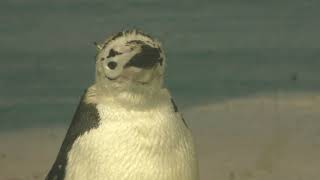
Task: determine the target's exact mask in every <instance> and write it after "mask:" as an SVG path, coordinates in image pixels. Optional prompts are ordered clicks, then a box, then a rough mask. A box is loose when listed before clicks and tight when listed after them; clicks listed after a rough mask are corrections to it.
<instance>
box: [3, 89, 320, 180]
mask: <svg viewBox="0 0 320 180" xmlns="http://www.w3.org/2000/svg"><path fill="white" fill-rule="evenodd" d="M319 107H320V97H319V96H317V95H315V94H291V95H287V94H283V95H282V94H276V95H268V96H266V95H260V96H255V97H248V98H241V99H233V100H229V101H224V102H219V103H212V104H208V105H202V106H198V107H194V108H191V109H184V110H183V112H185V117H186V119H187V120H188V122H189V124H190V127H191V129H192V130H193V132H194V134H195V137H196V140H197V147H198V154H199V161H200V171H201V179H202V180H315V179H319V178H320V109H319ZM65 132H66V127H51V128H32V129H24V130H19V131H11V132H1V133H0V180H31V179H43V178H44V176H45V174H46V172H47V171H48V169H49V168H50V166H51V165H52V163H53V161H54V158H55V156H56V154H57V151H58V149H59V146H60V144H61V141H62V138H63V136H64V134H65Z"/></svg>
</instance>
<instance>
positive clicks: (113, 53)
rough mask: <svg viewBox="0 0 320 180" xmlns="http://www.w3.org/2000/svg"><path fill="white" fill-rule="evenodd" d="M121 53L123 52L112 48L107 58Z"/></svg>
mask: <svg viewBox="0 0 320 180" xmlns="http://www.w3.org/2000/svg"><path fill="white" fill-rule="evenodd" d="M120 54H122V53H120V52H118V51H115V50H114V49H111V50H110V52H109V55H108V56H107V58H110V57H114V56H116V55H120Z"/></svg>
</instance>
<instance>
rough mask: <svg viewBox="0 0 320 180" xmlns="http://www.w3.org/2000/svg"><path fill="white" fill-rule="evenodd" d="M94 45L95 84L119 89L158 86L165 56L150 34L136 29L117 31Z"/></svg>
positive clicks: (160, 82) (160, 81)
mask: <svg viewBox="0 0 320 180" xmlns="http://www.w3.org/2000/svg"><path fill="white" fill-rule="evenodd" d="M97 48H98V54H97V56H96V83H97V84H99V85H102V86H103V87H106V88H109V87H118V88H119V87H121V88H122V89H126V88H127V89H128V88H132V87H133V86H134V87H140V88H142V89H143V88H148V87H151V86H152V87H161V86H162V82H163V74H164V67H165V57H164V54H163V50H162V48H161V45H160V43H159V42H158V41H157V40H155V39H154V38H152V37H151V36H149V35H147V34H145V33H143V32H141V31H138V30H129V31H124V32H119V33H117V34H115V35H113V36H111V37H110V38H108V39H107V40H106V41H105V43H104V44H102V45H97Z"/></svg>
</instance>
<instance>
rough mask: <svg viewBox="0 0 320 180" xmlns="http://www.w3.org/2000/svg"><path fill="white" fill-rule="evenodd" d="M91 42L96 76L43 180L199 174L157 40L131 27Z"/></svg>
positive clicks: (194, 179)
mask: <svg viewBox="0 0 320 180" xmlns="http://www.w3.org/2000/svg"><path fill="white" fill-rule="evenodd" d="M96 46H97V51H98V52H97V55H96V60H95V63H96V71H95V82H94V83H93V85H91V86H90V87H88V88H87V89H86V91H85V92H84V94H83V95H82V97H81V100H80V103H79V105H78V107H77V109H76V111H75V114H74V116H73V120H72V122H71V124H70V126H69V128H68V131H67V133H66V136H65V139H64V141H63V143H62V145H61V148H60V151H59V153H58V155H57V158H56V160H55V162H54V164H53V166H52V168H51V170H50V171H49V173H48V174H47V176H46V180H198V178H199V173H198V161H197V155H196V150H195V143H194V139H193V136H192V133H191V131H190V128H189V127H188V126H187V124H186V122H185V120H184V119H183V117H182V115H181V113H180V112H179V111H178V108H177V106H176V104H175V102H174V100H173V98H172V97H171V95H170V92H169V91H168V90H167V89H166V88H165V87H164V85H163V81H164V80H163V77H164V72H165V71H164V70H165V66H166V60H165V55H164V51H163V49H162V46H161V44H160V42H159V41H158V40H156V39H155V38H153V37H151V36H150V35H147V34H146V33H144V32H142V31H141V30H135V29H134V30H126V31H121V32H119V33H116V34H114V35H113V36H111V37H110V38H108V39H107V40H106V41H105V42H104V43H102V44H96Z"/></svg>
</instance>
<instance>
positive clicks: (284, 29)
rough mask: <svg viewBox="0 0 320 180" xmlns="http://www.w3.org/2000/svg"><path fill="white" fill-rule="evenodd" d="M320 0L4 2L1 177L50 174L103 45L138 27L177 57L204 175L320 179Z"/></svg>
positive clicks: (171, 59) (232, 179)
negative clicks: (94, 43)
mask: <svg viewBox="0 0 320 180" xmlns="http://www.w3.org/2000/svg"><path fill="white" fill-rule="evenodd" d="M319 7H320V2H318V1H316V0H291V1H286V0H281V1H275V0H270V1H250V0H229V1H221V0H214V1H209V0H208V1H204V0H201V1H195V0H186V1H169V0H161V1H156V0H136V1H127V2H118V1H106V0H91V1H84V0H77V1H76V0H69V1H62V0H57V1H48V0H28V1H25V0H2V1H1V2H0V22H1V23H0V56H1V57H0V179H10V178H16V179H21V180H22V179H23V180H24V179H26V180H28V179H43V176H44V175H45V174H46V172H47V171H48V169H49V168H50V167H51V164H52V163H53V160H54V158H55V157H56V154H57V152H58V149H59V147H60V144H61V142H62V139H63V137H64V134H65V132H66V128H67V127H68V125H69V123H70V121H71V118H72V116H73V113H74V111H75V109H76V106H77V104H78V102H79V98H80V96H81V95H82V93H83V91H84V90H85V89H86V88H87V87H88V86H89V85H90V84H92V83H93V80H94V68H95V67H94V65H95V64H94V60H95V59H94V56H95V53H96V49H95V46H94V45H93V42H94V41H97V42H103V41H104V40H105V39H106V38H107V37H108V36H110V35H111V34H112V33H115V32H118V31H121V30H124V29H132V28H138V29H141V30H143V31H145V32H147V33H148V34H151V35H152V36H154V37H156V38H157V39H159V40H160V41H161V42H162V43H163V46H164V49H165V52H166V55H167V63H168V68H167V74H166V86H167V87H168V88H169V90H170V91H171V93H172V95H173V97H174V98H175V101H176V103H177V104H178V106H179V109H180V111H181V112H182V113H184V116H185V118H186V120H187V122H188V124H189V126H190V128H191V129H192V131H193V133H194V136H195V138H196V141H197V149H198V154H199V155H198V156H199V161H200V162H199V164H200V172H201V179H203V180H212V179H219V180H224V179H225V180H238V179H254V180H256V179H259V180H264V179H272V180H276V179H279V180H284V179H288V180H289V179H290V180H309V179H310V180H314V179H318V178H319V177H320V171H319V167H320V154H319V152H320V121H319V120H320V109H319V108H320V93H319V91H320V83H319V82H320V72H319V67H320V51H319V48H320V36H319V32H320V21H319V18H320V11H319Z"/></svg>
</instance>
